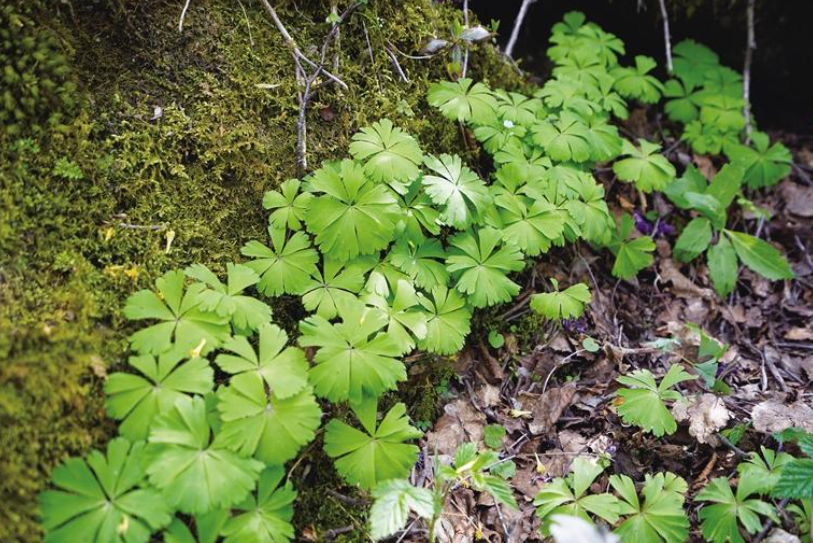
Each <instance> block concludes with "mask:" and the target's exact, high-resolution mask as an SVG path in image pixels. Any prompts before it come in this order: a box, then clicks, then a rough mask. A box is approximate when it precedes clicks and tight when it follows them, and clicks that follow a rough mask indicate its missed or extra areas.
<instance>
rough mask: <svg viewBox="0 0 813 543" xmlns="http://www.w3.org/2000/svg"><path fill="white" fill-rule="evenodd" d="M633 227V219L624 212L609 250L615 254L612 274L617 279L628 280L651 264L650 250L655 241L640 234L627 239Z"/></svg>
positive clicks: (653, 246)
mask: <svg viewBox="0 0 813 543" xmlns="http://www.w3.org/2000/svg"><path fill="white" fill-rule="evenodd" d="M632 228H633V220H632V217H631V216H630V214H629V213H624V214H623V215H622V216H621V219H620V221H619V225H618V228H617V230H616V233H615V234H614V236H613V241H612V242H611V243H610V250H611V251H612V252H613V253H614V254H615V264H614V265H613V270H612V274H613V276H614V277H618V278H619V279H625V280H629V279H632V278H633V277H635V276H636V275H637V274H638V272H639V271H641V270H643V269H644V268H647V267H649V266H650V265H651V264H652V261H653V256H652V252H653V251H654V250H655V242H654V241H653V240H652V238H651V237H649V236H640V237H637V238H633V239H631V240H628V236H629V233H630V232H631V231H632Z"/></svg>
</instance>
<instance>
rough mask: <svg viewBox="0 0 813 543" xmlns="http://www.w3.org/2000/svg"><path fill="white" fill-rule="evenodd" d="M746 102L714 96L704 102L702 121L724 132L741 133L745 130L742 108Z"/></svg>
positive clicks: (728, 97) (701, 111)
mask: <svg viewBox="0 0 813 543" xmlns="http://www.w3.org/2000/svg"><path fill="white" fill-rule="evenodd" d="M744 105H745V101H744V100H743V99H742V98H739V97H733V96H725V95H713V96H707V97H706V98H705V99H704V100H703V107H701V108H700V121H701V122H702V123H703V124H705V125H708V126H714V127H715V128H717V129H718V130H720V131H722V132H735V133H736V132H739V131H740V130H742V129H743V128H745V117H744V116H743V113H742V108H743V106H744Z"/></svg>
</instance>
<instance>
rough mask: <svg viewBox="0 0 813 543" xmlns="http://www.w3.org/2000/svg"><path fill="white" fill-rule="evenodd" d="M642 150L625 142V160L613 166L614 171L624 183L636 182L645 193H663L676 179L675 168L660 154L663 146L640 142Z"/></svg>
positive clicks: (644, 141)
mask: <svg viewBox="0 0 813 543" xmlns="http://www.w3.org/2000/svg"><path fill="white" fill-rule="evenodd" d="M638 143H639V145H640V149H639V148H637V147H635V146H634V145H633V144H632V143H630V142H629V141H628V140H624V143H623V146H622V153H623V154H624V155H627V156H628V157H629V158H624V159H622V160H619V161H618V162H616V163H615V164H613V171H614V172H615V174H616V175H617V176H618V178H619V179H620V180H622V181H627V182H634V183H635V186H636V187H637V188H638V189H640V190H642V191H643V192H646V193H649V192H652V191H653V190H657V191H662V190H664V189H665V188H666V187H667V186H668V185H669V183H671V182H672V180H673V179H674V178H675V167H674V166H672V163H671V162H669V160H667V158H666V157H665V156H663V155H662V154H660V150H661V146H660V145H658V144H656V143H650V142H648V141H646V140H644V139H640V140H638Z"/></svg>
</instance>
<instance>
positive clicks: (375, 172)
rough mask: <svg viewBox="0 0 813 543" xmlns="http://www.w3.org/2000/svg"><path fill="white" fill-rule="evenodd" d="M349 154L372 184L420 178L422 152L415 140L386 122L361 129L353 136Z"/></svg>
mask: <svg viewBox="0 0 813 543" xmlns="http://www.w3.org/2000/svg"><path fill="white" fill-rule="evenodd" d="M350 154H352V155H353V157H354V158H355V159H356V160H359V161H361V162H364V171H365V172H366V173H367V175H368V176H370V178H372V179H373V181H379V182H384V183H391V182H393V181H395V182H399V181H400V182H403V181H411V180H412V179H415V178H416V177H418V175H420V169H419V167H420V165H421V163H422V162H423V152H421V148H420V147H419V146H418V142H417V141H415V138H413V137H412V136H410V135H409V134H407V133H406V132H404V131H403V130H401V129H400V128H398V127H395V126H393V124H392V121H390V120H389V119H382V120H381V121H379V122H376V123H373V125H372V126H368V127H365V128H362V129H361V131H359V132H358V133H357V134H356V135H354V136H353V142H352V143H351V144H350Z"/></svg>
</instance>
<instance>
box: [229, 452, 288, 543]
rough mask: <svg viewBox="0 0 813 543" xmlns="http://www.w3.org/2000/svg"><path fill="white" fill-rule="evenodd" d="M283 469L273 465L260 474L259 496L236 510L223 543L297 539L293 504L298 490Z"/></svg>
mask: <svg viewBox="0 0 813 543" xmlns="http://www.w3.org/2000/svg"><path fill="white" fill-rule="evenodd" d="M284 477H285V470H284V469H283V468H282V466H270V467H268V468H266V469H265V470H264V471H263V472H262V473H261V474H260V481H259V483H258V485H257V495H256V496H254V495H250V496H249V497H248V498H246V500H245V501H244V502H242V503H240V504H238V505H237V506H236V507H235V508H236V509H237V514H235V516H234V517H232V518H231V519H229V521H228V523H226V526H225V527H224V528H223V536H224V537H225V539H224V541H223V543H288V542H289V541H293V539H294V527H293V525H292V524H291V519H293V516H294V508H293V502H294V500H296V491H295V490H294V489H293V486H291V483H290V482H286V483H285V485H284V486H283V485H281V483H282V480H283V478H284Z"/></svg>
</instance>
